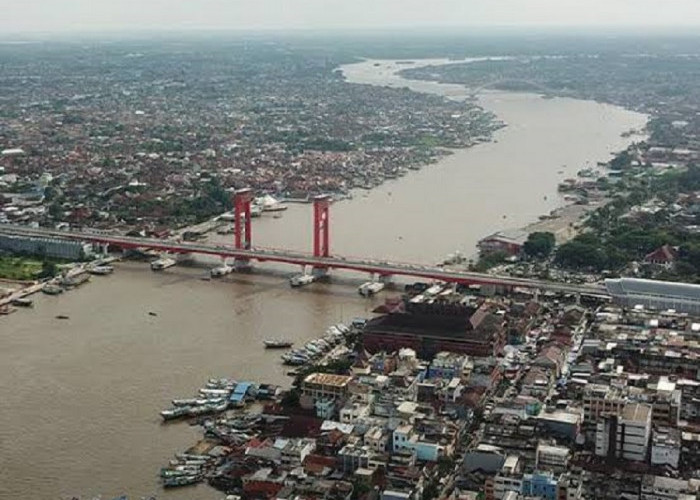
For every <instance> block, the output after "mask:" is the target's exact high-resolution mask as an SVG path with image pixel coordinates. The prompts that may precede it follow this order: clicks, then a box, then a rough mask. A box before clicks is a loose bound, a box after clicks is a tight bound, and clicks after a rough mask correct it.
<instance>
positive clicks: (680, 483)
mask: <svg viewBox="0 0 700 500" xmlns="http://www.w3.org/2000/svg"><path fill="white" fill-rule="evenodd" d="M699 486H700V481H698V480H693V479H691V480H683V479H673V478H670V477H663V476H644V478H642V487H641V495H640V496H639V498H640V500H696V499H697V498H698V487H699Z"/></svg>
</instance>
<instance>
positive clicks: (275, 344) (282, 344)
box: [263, 339, 294, 349]
mask: <svg viewBox="0 0 700 500" xmlns="http://www.w3.org/2000/svg"><path fill="white" fill-rule="evenodd" d="M263 344H265V347H267V348H268V349H286V348H288V347H292V346H293V345H294V342H291V341H289V340H281V339H268V340H263Z"/></svg>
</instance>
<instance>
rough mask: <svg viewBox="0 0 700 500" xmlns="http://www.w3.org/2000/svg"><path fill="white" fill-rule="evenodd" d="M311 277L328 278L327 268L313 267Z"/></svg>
mask: <svg viewBox="0 0 700 500" xmlns="http://www.w3.org/2000/svg"><path fill="white" fill-rule="evenodd" d="M311 275H312V276H313V277H314V278H316V279H321V278H326V277H327V276H328V268H327V267H314V268H313V269H312V270H311Z"/></svg>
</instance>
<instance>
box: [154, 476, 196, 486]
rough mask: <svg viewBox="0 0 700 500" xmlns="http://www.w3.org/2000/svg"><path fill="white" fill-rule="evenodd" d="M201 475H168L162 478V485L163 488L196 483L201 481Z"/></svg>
mask: <svg viewBox="0 0 700 500" xmlns="http://www.w3.org/2000/svg"><path fill="white" fill-rule="evenodd" d="M202 479H203V478H202V476H201V475H189V476H178V477H168V478H165V479H163V486H164V487H165V488H177V487H179V486H190V485H192V484H197V483H199V482H201V481H202Z"/></svg>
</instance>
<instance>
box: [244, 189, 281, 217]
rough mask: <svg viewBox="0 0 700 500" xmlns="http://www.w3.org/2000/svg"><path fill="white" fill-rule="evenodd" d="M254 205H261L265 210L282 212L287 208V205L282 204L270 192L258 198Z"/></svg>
mask: <svg viewBox="0 0 700 500" xmlns="http://www.w3.org/2000/svg"><path fill="white" fill-rule="evenodd" d="M254 206H256V207H260V209H261V210H262V211H264V212H282V211H284V210H287V206H286V205H282V204H281V203H280V202H279V201H277V200H276V199H275V198H274V197H272V196H270V195H269V194H268V195H265V196H263V197H261V198H256V199H255V205H254ZM251 216H252V214H251Z"/></svg>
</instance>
